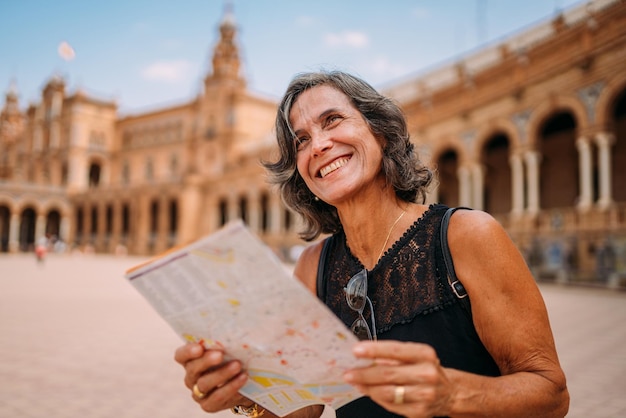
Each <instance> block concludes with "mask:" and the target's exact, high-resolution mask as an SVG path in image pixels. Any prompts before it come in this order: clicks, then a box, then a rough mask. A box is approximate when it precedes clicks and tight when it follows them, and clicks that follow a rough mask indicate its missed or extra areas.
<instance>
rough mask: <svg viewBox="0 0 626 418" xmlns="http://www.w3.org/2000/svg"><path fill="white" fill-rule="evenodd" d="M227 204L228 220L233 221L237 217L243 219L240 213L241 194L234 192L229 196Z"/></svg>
mask: <svg viewBox="0 0 626 418" xmlns="http://www.w3.org/2000/svg"><path fill="white" fill-rule="evenodd" d="M226 204H227V205H228V207H227V208H226V213H227V215H228V219H227V221H228V222H231V221H234V220H235V219H241V215H240V213H239V196H238V195H236V194H234V192H233V194H231V195H229V196H228V199H227V200H226Z"/></svg>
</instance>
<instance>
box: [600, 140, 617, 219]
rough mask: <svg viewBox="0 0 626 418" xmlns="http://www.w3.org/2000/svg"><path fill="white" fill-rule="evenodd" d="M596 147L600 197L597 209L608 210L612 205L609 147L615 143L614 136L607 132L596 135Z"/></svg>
mask: <svg viewBox="0 0 626 418" xmlns="http://www.w3.org/2000/svg"><path fill="white" fill-rule="evenodd" d="M595 139H596V144H597V145H598V168H599V170H600V196H599V199H598V202H597V204H598V207H599V208H601V209H605V208H608V207H609V206H610V205H611V203H613V196H612V190H611V145H613V143H614V142H615V136H614V135H613V134H610V133H607V132H600V133H598V134H596V138H595Z"/></svg>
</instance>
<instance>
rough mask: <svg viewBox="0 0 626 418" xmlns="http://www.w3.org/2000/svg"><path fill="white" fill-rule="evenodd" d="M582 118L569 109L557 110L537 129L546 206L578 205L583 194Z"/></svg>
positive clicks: (544, 205) (541, 185) (541, 183)
mask: <svg viewBox="0 0 626 418" xmlns="http://www.w3.org/2000/svg"><path fill="white" fill-rule="evenodd" d="M577 132H580V127H579V125H578V121H577V120H576V117H575V115H574V114H572V112H570V110H569V109H556V110H555V113H553V114H552V115H550V116H549V117H547V118H545V119H544V120H543V123H542V124H541V125H540V126H538V131H537V132H536V141H535V148H536V149H537V151H538V152H539V153H540V156H541V159H540V161H539V171H540V185H539V193H540V201H541V206H542V207H543V208H545V209H556V208H566V207H571V206H575V205H576V203H577V201H578V198H579V197H580V183H579V179H580V166H579V155H578V149H577V147H576V141H577V135H578V134H577Z"/></svg>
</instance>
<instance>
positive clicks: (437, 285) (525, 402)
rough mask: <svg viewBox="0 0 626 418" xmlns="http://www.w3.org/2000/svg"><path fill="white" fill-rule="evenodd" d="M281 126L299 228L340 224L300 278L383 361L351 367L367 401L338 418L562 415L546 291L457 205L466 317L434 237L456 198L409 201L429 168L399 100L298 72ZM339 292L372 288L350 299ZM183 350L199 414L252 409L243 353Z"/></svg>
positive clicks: (312, 231)
mask: <svg viewBox="0 0 626 418" xmlns="http://www.w3.org/2000/svg"><path fill="white" fill-rule="evenodd" d="M276 133H277V138H278V145H279V148H280V158H279V160H278V161H276V162H274V163H267V164H266V167H267V168H268V170H269V172H270V174H271V178H272V181H273V182H275V183H277V184H278V185H279V186H280V188H281V193H282V196H283V198H284V200H285V202H286V203H287V204H288V205H289V206H290V207H291V208H293V209H294V210H295V211H297V212H298V213H300V214H301V215H302V216H303V219H304V222H305V230H304V232H303V234H302V236H303V238H305V239H307V240H314V239H315V238H317V237H318V236H319V235H320V234H321V233H330V234H332V241H331V243H330V244H329V245H330V250H329V251H328V252H327V253H325V256H324V258H323V259H322V261H323V262H324V268H323V270H322V276H321V278H322V280H321V281H320V284H318V277H317V276H318V266H319V264H320V255H321V254H322V247H323V243H324V242H325V241H320V242H318V243H316V244H313V245H311V246H309V247H307V249H306V250H305V251H304V252H303V254H302V256H301V257H300V259H299V260H298V263H297V265H296V267H295V275H296V276H297V277H298V278H299V279H300V280H301V281H302V282H303V283H304V284H305V285H306V286H307V287H308V288H309V289H310V290H311V292H314V293H317V294H318V295H320V297H321V298H322V299H323V300H324V302H325V303H326V304H327V305H328V306H329V308H330V309H331V310H333V312H335V314H336V315H337V316H338V317H339V318H340V319H341V320H342V321H343V322H344V323H345V324H346V325H347V326H348V327H352V329H353V330H354V331H355V332H360V331H364V335H366V336H367V337H371V339H374V340H376V341H363V342H360V343H359V344H357V345H356V346H355V347H354V354H355V356H357V357H360V358H367V359H372V360H374V362H373V365H372V366H370V367H366V368H362V369H354V370H350V371H348V372H347V373H346V374H345V379H346V381H347V382H348V383H350V384H352V385H354V386H356V387H357V388H358V389H359V390H360V391H361V392H362V393H363V394H364V395H366V396H365V397H363V398H360V399H357V400H355V401H353V402H351V403H350V404H348V405H346V406H344V407H342V408H340V409H339V410H338V411H337V416H338V417H359V418H360V417H385V416H390V417H392V416H408V417H433V416H455V417H457V416H462V417H475V416H476V417H479V416H480V417H482V416H497V417H516V416H519V417H529V416H541V417H552V416H553V417H562V416H565V414H566V413H567V410H568V406H569V395H568V392H567V388H566V384H565V376H564V374H563V371H562V370H561V367H560V365H559V361H558V357H557V354H556V350H555V346H554V340H553V336H552V332H551V329H550V325H549V321H548V316H547V312H546V309H545V306H544V303H543V300H542V297H541V294H540V292H539V290H538V288H537V286H536V284H535V282H534V280H533V277H532V275H531V274H530V272H529V270H528V268H527V267H526V264H525V262H524V260H523V258H522V257H521V255H520V253H519V252H518V250H517V249H516V247H515V245H514V244H513V242H512V241H511V240H510V239H509V238H508V236H507V234H506V232H505V231H504V230H503V228H502V227H501V226H500V225H499V224H498V223H497V222H496V221H495V220H494V219H493V218H492V217H491V216H489V215H488V214H486V213H484V212H481V211H472V210H459V211H458V212H456V213H455V215H454V216H452V218H451V220H450V226H449V233H448V235H447V237H448V241H449V248H450V252H451V254H452V258H453V260H454V266H455V270H456V273H457V276H458V278H459V280H460V281H461V282H462V284H463V286H464V288H465V290H466V292H467V294H468V295H469V300H470V301H471V311H470V310H469V309H468V310H465V309H464V306H465V307H466V305H463V303H462V300H461V299H460V298H459V297H457V295H456V294H455V290H454V289H452V288H451V287H450V286H449V285H448V282H447V280H446V278H445V277H446V275H445V264H444V263H443V261H442V253H441V251H440V246H441V243H440V239H439V236H438V233H439V230H440V224H441V219H442V217H443V214H444V212H445V210H446V209H447V208H446V207H444V206H442V205H431V206H426V205H424V204H418V203H416V202H417V201H418V200H419V201H423V200H424V196H425V188H426V187H427V186H428V185H429V183H430V181H431V173H430V171H429V170H428V169H427V168H426V167H424V166H422V165H421V164H420V163H419V161H418V159H417V156H416V155H415V152H414V150H413V145H412V144H411V142H410V141H409V135H408V131H407V126H406V121H405V119H404V116H403V114H402V112H401V111H400V109H399V108H398V106H396V105H395V104H394V103H393V102H392V101H391V100H389V99H387V98H385V97H383V96H381V95H380V94H379V93H377V92H376V91H375V90H374V89H373V88H372V87H371V86H370V85H368V84H367V83H365V82H364V81H362V80H360V79H358V78H356V77H353V76H351V75H348V74H345V73H342V72H328V73H327V72H321V73H310V74H302V75H299V76H297V77H296V78H295V79H294V80H293V81H292V82H291V84H290V85H289V87H288V89H287V92H286V94H285V96H284V98H283V100H282V102H281V104H280V108H279V111H278V116H277V120H276ZM357 281H358V284H355V283H357ZM359 286H360V287H359ZM346 287H347V289H348V291H347V293H348V296H354V295H351V291H352V290H355V289H365V290H364V291H365V292H366V295H367V296H368V298H364V295H362V296H363V298H361V299H359V298H356V299H351V298H350V297H349V298H348V299H346V291H344V288H346ZM366 299H367V301H368V302H369V303H367V304H366V303H365V300H366ZM352 302H362V303H360V304H359V306H355V305H354V304H353V303H352ZM370 306H371V307H372V308H373V312H369V313H368V311H369V310H370V308H369V307H370ZM176 360H177V361H178V362H179V363H180V364H181V365H183V366H184V367H185V370H186V376H185V384H186V385H187V387H189V388H190V389H191V388H193V389H194V390H193V392H194V395H193V396H194V398H195V399H196V401H198V402H199V403H200V405H201V406H202V408H203V409H204V410H206V411H208V412H214V411H218V410H222V409H227V408H232V407H234V406H236V405H238V406H240V407H241V409H237V410H235V412H236V413H237V411H244V412H243V413H244V414H245V413H246V412H245V411H250V412H249V413H248V414H249V415H250V416H254V415H255V412H254V411H253V409H254V406H255V405H253V403H252V402H251V401H250V400H248V399H245V398H242V397H241V396H240V395H238V393H237V391H238V389H239V388H241V387H242V386H243V385H244V384H245V382H246V378H247V377H246V374H245V371H243V370H242V368H241V364H240V363H239V362H237V361H231V362H224V361H223V357H222V355H221V353H219V352H217V351H206V352H205V351H204V350H203V349H202V348H201V347H200V346H198V345H186V346H184V347H181V348H179V349H178V350H177V353H176ZM322 410H323V408H321V407H310V408H305V409H303V410H300V411H297V412H296V413H294V414H292V415H291V416H292V417H294V418H295V417H319V416H320V415H321V413H322ZM240 413H241V412H240ZM257 415H258V413H257ZM264 416H271V414H269V412H266V415H264Z"/></svg>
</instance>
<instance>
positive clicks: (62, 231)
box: [59, 213, 74, 244]
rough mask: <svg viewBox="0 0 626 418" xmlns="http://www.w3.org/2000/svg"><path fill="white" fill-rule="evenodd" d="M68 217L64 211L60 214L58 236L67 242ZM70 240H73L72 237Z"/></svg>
mask: <svg viewBox="0 0 626 418" xmlns="http://www.w3.org/2000/svg"><path fill="white" fill-rule="evenodd" d="M70 225H71V222H70V218H69V217H68V215H67V214H66V213H64V214H62V215H61V225H59V238H60V239H61V240H62V241H63V242H64V243H65V244H68V243H70V242H71V241H70V238H72V237H70V233H71V231H70ZM72 241H74V240H73V239H72Z"/></svg>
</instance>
